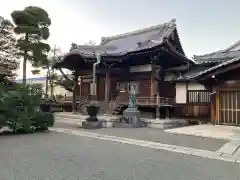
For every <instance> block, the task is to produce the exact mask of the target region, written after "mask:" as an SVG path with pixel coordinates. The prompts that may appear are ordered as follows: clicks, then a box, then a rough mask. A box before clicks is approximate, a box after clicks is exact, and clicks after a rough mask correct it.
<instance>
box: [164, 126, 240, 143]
mask: <svg viewBox="0 0 240 180" xmlns="http://www.w3.org/2000/svg"><path fill="white" fill-rule="evenodd" d="M165 132H168V133H172V134H182V135H191V136H199V137H208V138H215V139H224V140H228V141H240V127H236V126H223V125H222V126H220V125H215V126H214V125H212V124H202V125H196V126H187V127H180V128H175V129H167V130H165Z"/></svg>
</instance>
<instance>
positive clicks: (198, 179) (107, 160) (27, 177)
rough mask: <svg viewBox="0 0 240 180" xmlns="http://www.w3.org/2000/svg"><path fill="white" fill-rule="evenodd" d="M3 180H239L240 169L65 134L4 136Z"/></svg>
mask: <svg viewBox="0 0 240 180" xmlns="http://www.w3.org/2000/svg"><path fill="white" fill-rule="evenodd" d="M0 145H1V147H0V179H1V180H80V179H81V180H162V179H163V180H239V179H240V165H238V164H233V163H231V162H224V161H219V160H213V159H208V158H202V157H197V156H192V155H188V154H182V153H176V152H170V151H166V150H159V149H154V148H148V147H141V146H136V145H129V144H123V143H118V142H114V141H106V140H99V139H95V138H89V137H82V136H78V135H73V134H65V133H56V132H49V133H36V134H29V135H20V136H1V137H0Z"/></svg>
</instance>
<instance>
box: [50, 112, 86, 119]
mask: <svg viewBox="0 0 240 180" xmlns="http://www.w3.org/2000/svg"><path fill="white" fill-rule="evenodd" d="M54 116H55V117H58V118H67V119H86V118H87V115H83V114H71V113H55V114H54Z"/></svg>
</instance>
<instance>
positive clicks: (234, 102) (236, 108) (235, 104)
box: [219, 91, 240, 126]
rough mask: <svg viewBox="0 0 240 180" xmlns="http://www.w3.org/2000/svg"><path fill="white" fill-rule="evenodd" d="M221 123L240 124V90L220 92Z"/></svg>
mask: <svg viewBox="0 0 240 180" xmlns="http://www.w3.org/2000/svg"><path fill="white" fill-rule="evenodd" d="M219 124H228V125H235V126H236V125H240V91H221V92H220V93H219Z"/></svg>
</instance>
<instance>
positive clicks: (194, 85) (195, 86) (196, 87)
mask: <svg viewBox="0 0 240 180" xmlns="http://www.w3.org/2000/svg"><path fill="white" fill-rule="evenodd" d="M188 90H205V87H204V86H203V85H202V84H199V83H195V82H189V83H188Z"/></svg>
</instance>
